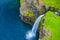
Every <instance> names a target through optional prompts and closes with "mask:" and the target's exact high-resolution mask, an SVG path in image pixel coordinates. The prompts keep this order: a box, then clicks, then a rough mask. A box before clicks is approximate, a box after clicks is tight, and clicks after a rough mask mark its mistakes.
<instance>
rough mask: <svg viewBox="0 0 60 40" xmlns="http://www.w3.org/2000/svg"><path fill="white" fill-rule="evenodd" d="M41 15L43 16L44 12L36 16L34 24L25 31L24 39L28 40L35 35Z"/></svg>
mask: <svg viewBox="0 0 60 40" xmlns="http://www.w3.org/2000/svg"><path fill="white" fill-rule="evenodd" d="M43 16H44V14H43V15H40V16H39V17H38V18H37V20H36V21H35V23H34V25H33V28H32V30H31V31H29V32H28V33H27V35H26V39H29V40H30V39H31V38H33V37H35V35H36V32H37V29H38V26H39V23H40V21H41V18H42V17H43Z"/></svg>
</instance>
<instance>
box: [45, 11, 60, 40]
mask: <svg viewBox="0 0 60 40" xmlns="http://www.w3.org/2000/svg"><path fill="white" fill-rule="evenodd" d="M45 28H46V29H49V30H50V31H51V32H52V40H60V17H59V16H57V15H55V14H53V12H48V13H47V15H46V21H45Z"/></svg>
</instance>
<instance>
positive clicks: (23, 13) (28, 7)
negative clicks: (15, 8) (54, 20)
mask: <svg viewBox="0 0 60 40" xmlns="http://www.w3.org/2000/svg"><path fill="white" fill-rule="evenodd" d="M46 10H47V9H46V8H45V6H41V5H40V4H39V0H24V3H23V4H21V8H20V17H21V19H22V21H24V22H25V23H27V24H30V25H33V24H34V22H35V20H36V19H37V17H38V16H40V15H42V14H45V13H46ZM42 23H44V18H43V19H42V21H41V22H40V26H39V34H40V35H39V37H40V38H43V36H44V35H43V26H44V25H43V24H42Z"/></svg>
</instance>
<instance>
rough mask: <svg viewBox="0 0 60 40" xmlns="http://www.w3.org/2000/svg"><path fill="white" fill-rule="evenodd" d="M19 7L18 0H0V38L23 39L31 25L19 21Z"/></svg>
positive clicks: (5, 39)
mask: <svg viewBox="0 0 60 40" xmlns="http://www.w3.org/2000/svg"><path fill="white" fill-rule="evenodd" d="M19 7H20V4H19V0H0V40H25V35H26V33H27V32H28V31H29V30H30V29H31V27H32V26H31V25H28V24H25V23H24V22H22V21H21V19H20V17H19ZM34 40H37V37H36V38H35V39H34Z"/></svg>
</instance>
